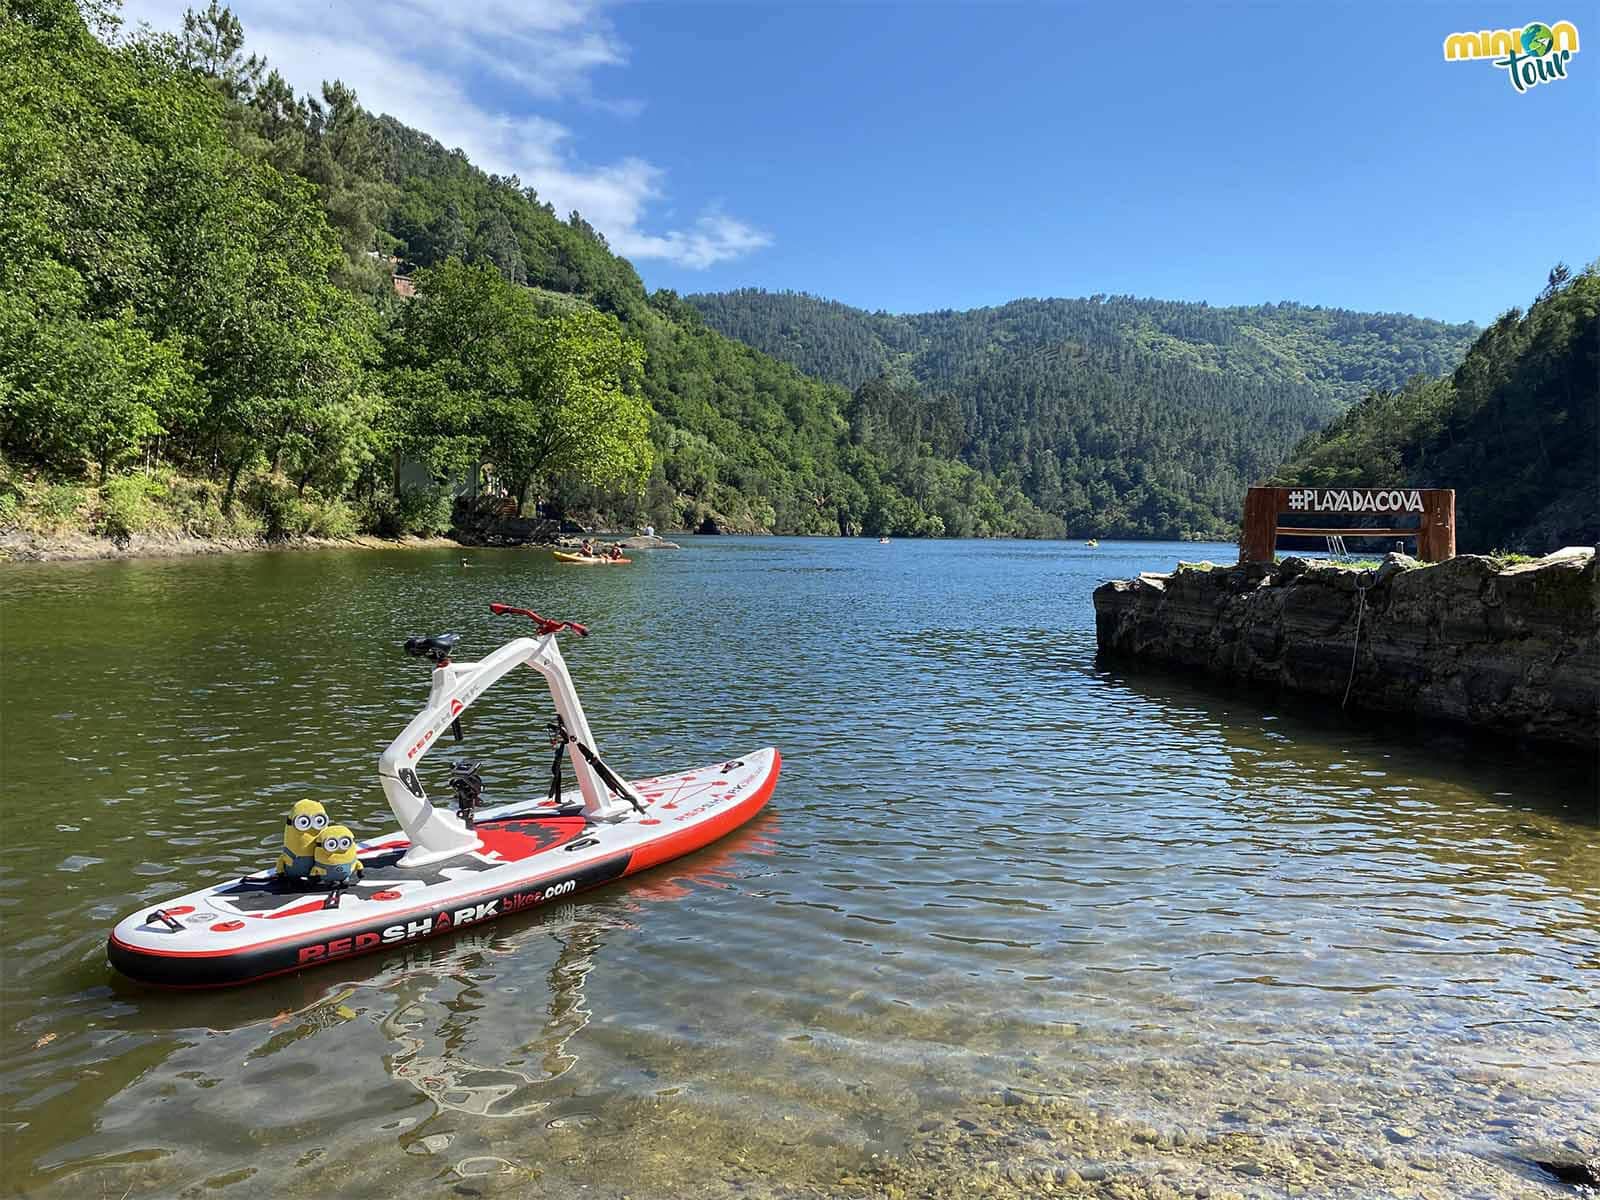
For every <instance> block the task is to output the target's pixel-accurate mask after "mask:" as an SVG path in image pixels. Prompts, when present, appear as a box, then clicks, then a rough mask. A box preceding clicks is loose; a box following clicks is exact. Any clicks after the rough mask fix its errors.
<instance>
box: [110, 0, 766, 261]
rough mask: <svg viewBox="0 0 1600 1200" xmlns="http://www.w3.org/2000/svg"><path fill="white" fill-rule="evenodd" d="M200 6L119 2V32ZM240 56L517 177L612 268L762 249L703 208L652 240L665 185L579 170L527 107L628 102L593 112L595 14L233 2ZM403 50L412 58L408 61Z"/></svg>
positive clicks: (553, 2)
mask: <svg viewBox="0 0 1600 1200" xmlns="http://www.w3.org/2000/svg"><path fill="white" fill-rule="evenodd" d="M200 5H201V0H187V2H186V0H127V2H126V3H125V5H124V15H125V17H126V20H127V24H128V26H130V27H132V26H134V25H136V24H137V23H138V22H140V21H148V22H149V23H150V24H151V25H152V26H154V27H155V28H157V29H166V30H176V29H178V28H180V27H181V25H182V14H183V10H184V9H185V8H188V7H200ZM231 7H232V8H233V10H234V11H235V13H237V14H238V16H239V19H240V21H241V22H243V24H244V30H245V50H246V51H247V52H248V53H255V54H261V55H263V56H264V57H265V58H266V59H267V61H268V63H269V64H270V65H271V66H272V67H274V68H276V69H277V70H278V71H279V72H281V73H282V74H283V76H284V78H286V79H287V80H289V82H290V83H291V84H292V85H293V86H294V87H295V88H296V90H298V91H301V92H307V91H310V92H317V91H318V90H319V89H320V87H321V83H322V81H323V80H324V79H330V80H331V79H341V80H343V81H344V82H345V83H346V84H347V85H349V86H350V87H352V88H354V89H355V91H356V94H357V95H358V96H360V97H361V102H362V104H363V105H365V106H366V107H367V108H369V109H371V110H372V111H373V112H379V113H388V114H390V115H391V116H394V117H396V118H397V119H399V120H400V121H403V122H404V123H405V124H407V125H412V126H415V127H416V128H418V129H421V130H423V131H424V132H426V133H428V134H431V135H432V136H433V137H435V138H437V139H438V140H439V141H440V142H442V143H443V144H444V145H446V146H449V147H452V148H455V147H460V148H461V149H462V150H464V151H465V152H466V154H467V157H468V158H470V159H471V160H472V161H473V162H474V163H475V164H476V165H478V166H479V167H482V168H483V169H484V170H486V171H490V172H493V173H495V174H500V175H516V176H518V177H520V178H521V179H522V181H523V182H524V183H526V184H531V185H532V186H533V187H534V188H536V189H537V190H538V193H539V196H540V198H541V199H543V200H547V201H549V202H550V203H551V204H552V205H553V206H554V207H555V210H556V212H557V213H559V214H561V215H562V216H565V215H566V214H567V213H568V212H570V211H572V210H573V209H577V210H578V211H579V212H581V213H582V214H583V215H584V218H585V219H586V220H588V222H589V223H590V224H591V225H593V226H594V227H595V228H596V229H598V230H600V231H601V232H602V233H604V234H605V235H606V238H607V240H608V241H609V242H610V243H611V246H612V248H613V249H614V250H616V251H617V252H618V253H619V254H623V255H625V256H627V257H629V258H637V259H658V260H662V261H666V262H671V263H675V264H677V265H679V266H686V267H692V268H704V267H709V266H711V265H712V264H713V263H717V262H723V261H725V260H727V259H730V258H737V257H739V256H741V255H744V254H748V253H750V252H752V251H754V250H758V249H760V248H761V247H763V246H766V245H770V244H771V241H772V238H771V236H770V235H769V234H767V233H765V232H763V231H761V230H759V229H756V228H755V227H753V226H751V225H749V224H747V223H745V222H743V221H740V220H738V219H736V218H734V217H730V216H727V215H726V214H724V213H723V212H721V211H720V209H718V208H715V207H712V208H710V209H709V210H708V211H706V213H705V214H704V215H702V216H701V217H700V218H699V219H698V220H697V221H696V222H695V223H694V224H693V225H692V226H691V227H690V228H688V229H676V230H672V229H669V230H666V231H660V232H657V231H651V230H650V229H648V228H647V227H646V221H647V209H648V207H649V205H650V204H651V203H652V202H653V201H658V200H661V199H662V198H663V197H664V196H665V195H666V190H665V172H664V171H663V170H662V169H661V168H660V167H657V166H655V165H653V164H652V163H650V162H649V161H647V160H645V159H643V158H638V157H631V156H630V157H628V158H624V159H622V160H620V161H618V162H614V163H609V164H599V165H595V164H590V163H586V162H584V161H583V160H582V159H580V158H579V157H578V155H577V154H576V153H575V152H574V150H573V149H572V140H573V138H572V133H571V131H570V130H569V129H567V128H566V127H565V126H564V125H561V124H560V123H558V122H556V121H552V120H549V119H547V118H545V117H541V116H537V115H533V114H531V113H529V112H527V111H526V109H527V108H528V106H529V102H531V101H535V100H546V101H549V100H556V99H570V98H576V99H580V100H583V101H585V102H587V103H590V104H592V105H594V106H596V107H599V108H602V109H605V110H607V111H610V112H612V113H617V114H627V113H629V112H630V111H637V107H638V102H637V101H633V100H600V99H596V98H595V97H594V95H593V94H592V90H591V84H590V77H591V75H592V74H593V73H594V72H596V71H597V70H599V69H601V68H604V67H621V66H624V65H626V63H627V48H626V47H625V46H623V44H622V43H621V42H620V40H618V38H617V36H616V33H615V31H614V30H613V29H612V28H611V25H610V23H609V21H607V20H606V18H605V15H604V13H603V12H602V11H601V9H600V6H599V4H598V3H597V2H596V0H477V2H468V3H462V2H460V0H383V2H380V3H378V4H373V5H367V4H353V3H339V2H337V0H335V2H334V3H331V4H330V3H328V2H327V0H278V2H276V3H274V2H272V0H233V3H232V4H231ZM413 47H414V48H415V49H414V50H411V49H410V48H413ZM480 79H492V80H493V81H494V83H495V84H496V85H497V87H496V88H495V89H494V91H495V92H497V93H499V94H501V95H505V96H510V97H513V98H514V100H513V102H514V103H517V104H518V107H519V108H522V109H523V110H524V111H522V112H511V111H507V110H506V108H505V107H504V106H503V105H496V106H495V107H490V104H489V102H488V101H485V100H483V99H480V98H479V96H478V95H477V94H475V93H477V92H480V91H482V90H483V89H478V88H474V87H473V86H472V85H473V84H474V83H475V82H477V81H478V80H480Z"/></svg>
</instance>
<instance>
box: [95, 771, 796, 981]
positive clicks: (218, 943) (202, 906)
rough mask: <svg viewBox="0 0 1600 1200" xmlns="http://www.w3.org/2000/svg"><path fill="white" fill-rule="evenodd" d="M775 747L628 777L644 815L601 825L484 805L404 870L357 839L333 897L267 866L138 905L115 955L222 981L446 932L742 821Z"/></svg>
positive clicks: (754, 808) (396, 842) (172, 975)
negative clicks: (443, 852) (445, 853)
mask: <svg viewBox="0 0 1600 1200" xmlns="http://www.w3.org/2000/svg"><path fill="white" fill-rule="evenodd" d="M780 765H781V760H780V758H779V755H778V752H777V751H776V750H775V749H771V748H769V749H765V750H758V751H756V752H755V753H754V754H749V755H746V756H744V757H743V758H738V759H732V760H730V761H728V762H723V763H718V764H716V765H714V766H709V767H701V768H699V769H698V770H694V771H684V772H681V773H679V774H676V775H662V776H657V777H656V778H653V779H641V780H636V781H634V783H633V785H632V786H633V789H634V790H635V791H636V793H637V794H638V797H639V798H640V800H641V801H642V802H643V804H644V807H645V811H644V812H643V813H630V814H629V815H628V816H626V817H625V818H623V819H621V820H615V821H606V822H597V821H590V820H588V819H586V818H585V817H584V816H582V815H572V816H567V815H559V814H557V813H555V812H554V811H553V807H552V805H551V804H550V803H549V802H548V801H547V800H539V801H530V802H524V803H521V804H509V805H501V806H499V807H494V808H484V809H482V810H480V811H479V813H478V815H477V819H476V824H475V826H474V827H473V830H472V832H473V833H475V834H476V835H477V838H478V842H479V845H478V847H477V848H476V849H473V850H469V851H467V852H464V853H461V854H457V855H455V856H453V857H450V858H448V859H446V860H445V861H443V862H437V863H433V864H430V865H425V866H417V867H406V866H402V865H401V863H400V860H401V858H402V857H404V856H405V854H406V853H407V851H408V850H410V849H411V842H410V841H409V840H408V839H407V838H406V836H405V835H404V834H403V833H399V832H396V833H394V834H390V835H388V836H385V837H378V838H373V839H371V840H369V841H364V842H362V843H361V847H360V858H361V862H362V865H363V867H364V870H363V872H362V874H361V876H360V879H359V882H357V883H355V884H353V885H352V886H350V887H348V888H346V889H344V890H343V891H341V892H339V893H338V898H337V904H336V905H333V900H332V897H333V894H332V893H330V892H328V891H325V890H305V889H303V888H299V889H297V888H295V887H294V886H292V885H285V884H283V883H281V882H279V881H278V880H276V879H275V878H273V877H272V876H271V875H268V874H263V875H259V876H246V877H245V878H243V879H239V880H232V881H230V882H228V883H223V884H218V885H216V886H213V887H207V888H202V889H200V890H199V891H195V892H190V893H188V894H187V895H184V896H179V897H176V898H175V899H173V900H170V901H167V902H164V903H161V904H157V905H152V906H146V907H144V908H142V909H141V910H140V911H139V912H137V913H134V914H132V915H131V916H128V917H126V918H124V919H123V920H122V921H121V922H119V923H118V924H117V926H116V927H115V928H114V929H113V930H112V932H111V937H110V940H109V943H108V945H107V955H108V957H109V958H110V960H111V964H112V965H113V966H114V967H116V968H117V970H119V971H121V972H122V973H123V974H124V975H127V976H130V977H131V978H133V979H137V980H139V981H141V982H144V983H151V984H159V985H164V986H167V987H225V986H229V985H232V984H240V983H247V982H250V981H252V980H256V979H263V978H266V977H268V976H271V975H282V974H285V973H287V972H290V971H299V970H303V969H305V968H308V967H314V966H318V965H321V964H323V963H329V962H337V961H340V960H342V959H346V958H351V957H354V956H355V955H358V954H367V953H371V952H374V951H378V950H383V949H385V948H387V947H392V946H403V945H407V944H409V943H411V942H415V941H418V940H420V939H422V938H427V937H434V936H437V935H439V934H444V933H449V932H451V931H452V930H454V929H456V928H458V927H460V926H463V925H477V924H481V923H482V922H485V921H490V920H493V919H495V918H497V917H503V916H506V915H509V914H511V913H517V912H526V911H528V910H531V909H534V908H537V907H539V906H540V905H541V904H544V903H545V902H547V901H550V900H556V899H562V898H565V897H568V896H571V895H574V894H575V893H577V892H580V891H583V890H584V889H586V888H592V887H596V886H598V885H600V884H603V883H609V882H611V881H612V880H616V879H621V878H623V877H624V876H627V875H632V874H634V873H636V872H638V871H643V870H646V869H648V868H650V867H654V866H657V865H659V864H661V863H665V862H668V861H670V860H671V859H674V858H678V857H679V856H681V855H684V854H688V853H690V852H691V851H693V850H698V849H700V847H702V846H705V845H707V844H709V843H710V842H713V841H715V840H716V839H718V838H720V837H722V836H723V835H724V834H727V833H729V832H731V831H732V830H734V829H737V828H738V827H739V826H741V825H743V824H744V823H745V822H747V821H749V820H750V819H751V818H752V817H754V816H755V815H756V813H758V812H760V811H761V808H762V807H763V806H764V805H765V804H766V802H767V799H768V798H769V797H770V796H771V795H772V790H773V788H774V786H776V784H777V782H778V772H779V769H780Z"/></svg>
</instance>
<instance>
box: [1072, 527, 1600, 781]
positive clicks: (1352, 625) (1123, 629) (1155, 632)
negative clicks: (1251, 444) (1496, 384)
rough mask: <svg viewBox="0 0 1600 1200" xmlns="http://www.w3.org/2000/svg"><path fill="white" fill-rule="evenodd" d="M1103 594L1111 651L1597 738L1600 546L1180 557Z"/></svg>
mask: <svg viewBox="0 0 1600 1200" xmlns="http://www.w3.org/2000/svg"><path fill="white" fill-rule="evenodd" d="M1094 609H1095V629H1096V633H1097V636H1098V639H1099V645H1100V651H1101V653H1102V655H1105V656H1107V657H1108V658H1123V659H1133V660H1138V661H1144V662H1150V663H1157V664H1163V665H1167V666H1176V667H1185V668H1190V669H1198V670H1201V671H1205V672H1207V673H1209V674H1211V675H1215V676H1220V677H1223V678H1226V679H1231V680H1235V681H1238V682H1243V683H1251V684H1265V685H1270V686H1273V687H1279V688H1285V689H1289V690H1291V691H1295V692H1302V693H1307V694H1311V695H1318V696H1324V697H1327V698H1328V699H1329V700H1331V701H1332V702H1333V703H1334V704H1335V705H1338V704H1343V703H1346V695H1347V694H1348V702H1347V705H1348V707H1350V708H1360V709H1366V710H1371V711H1379V712H1401V713H1408V714H1413V715H1415V716H1419V717H1427V718H1437V719H1443V720H1448V721H1455V722H1458V723H1462V724H1465V725H1469V726H1472V727H1474V728H1479V729H1487V730H1493V731H1495V732H1497V733H1501V734H1506V735H1510V736H1513V737H1518V738H1525V739H1530V740H1534V741H1540V742H1550V743H1561V744H1565V745H1569V746H1574V747H1578V748H1582V749H1586V750H1588V751H1589V752H1591V753H1593V752H1595V751H1596V750H1597V749H1600V632H1597V611H1596V609H1597V605H1596V588H1595V552H1594V549H1593V548H1592V547H1572V548H1569V549H1567V550H1563V551H1560V552H1559V553H1557V554H1552V555H1550V556H1548V557H1546V558H1541V559H1537V560H1535V561H1533V562H1526V563H1521V564H1518V565H1515V566H1511V565H1505V564H1502V563H1501V562H1499V561H1497V560H1495V559H1492V558H1484V557H1481V556H1478V555H1471V554H1468V555H1462V556H1461V557H1459V558H1453V559H1450V560H1449V561H1447V562H1442V563H1437V564H1422V563H1418V562H1416V561H1415V560H1414V559H1410V558H1407V557H1406V556H1405V555H1403V554H1391V555H1389V556H1388V557H1387V558H1386V559H1384V561H1383V563H1382V565H1381V566H1380V567H1378V568H1377V569H1376V570H1370V571H1357V570H1352V569H1350V568H1348V567H1344V566H1339V565H1336V564H1328V563H1316V562H1307V561H1306V560H1304V559H1299V558H1286V559H1284V560H1283V561H1282V562H1279V563H1275V564H1271V565H1266V564H1251V565H1243V566H1234V567H1221V566H1213V565H1212V564H1210V563H1180V564H1179V565H1178V569H1177V570H1176V571H1173V572H1171V573H1170V574H1165V575H1160V574H1144V575H1141V576H1140V577H1139V578H1138V579H1118V580H1113V581H1111V582H1110V583H1105V584H1102V585H1101V586H1100V587H1098V588H1096V589H1095V593H1094ZM1352 661H1353V664H1354V665H1353V670H1352Z"/></svg>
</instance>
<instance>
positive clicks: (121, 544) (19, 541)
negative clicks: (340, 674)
mask: <svg viewBox="0 0 1600 1200" xmlns="http://www.w3.org/2000/svg"><path fill="white" fill-rule="evenodd" d="M668 532H670V533H672V534H674V535H675V536H679V537H684V536H692V533H693V531H691V530H669V531H668ZM578 536H579V535H576V534H563V535H561V536H560V537H558V538H556V539H555V540H553V541H528V542H522V543H515V545H520V546H522V547H526V548H530V549H548V548H549V547H552V546H557V547H560V546H565V545H567V544H568V543H569V542H570V543H571V544H572V545H576V544H577V540H578ZM592 536H594V537H598V538H603V539H608V540H614V539H621V540H622V541H623V542H624V543H626V542H627V541H629V540H632V539H633V538H634V537H637V536H638V535H628V534H622V533H620V532H610V533H605V532H601V533H595V534H593V535H592ZM720 536H723V537H728V538H733V539H737V538H767V537H802V538H807V539H816V540H819V541H852V540H867V541H871V540H873V535H871V534H865V533H863V534H852V535H851V536H850V537H843V536H841V535H839V534H830V533H813V534H804V533H801V534H782V533H764V532H756V533H744V532H732V531H728V532H724V533H723V534H721V535H720ZM657 540H658V541H665V540H667V539H665V538H662V537H661V536H660V535H659V534H658V535H657ZM894 540H895V541H910V542H924V541H926V542H949V541H981V542H1026V543H1048V542H1062V543H1076V542H1078V541H1079V540H1080V539H1078V538H1073V537H1067V538H1014V537H986V538H945V537H937V538H925V537H904V538H896V539H894ZM1178 540H1179V539H1174V538H1110V539H1102V542H1106V541H1110V542H1125V543H1135V544H1138V543H1149V544H1152V545H1167V544H1174V543H1176V542H1177V541H1178ZM1197 544H1201V545H1228V544H1230V543H1226V542H1207V543H1197ZM509 548H512V546H511V545H485V544H482V543H478V542H466V541H462V540H460V538H458V537H455V536H450V535H443V536H435V537H417V536H411V535H407V536H404V537H398V538H385V537H379V536H377V535H376V534H357V535H356V536H354V537H350V538H323V537H296V538H287V539H284V540H281V541H266V540H263V539H261V538H203V537H195V536H193V535H190V534H181V533H136V534H134V535H133V536H131V537H129V538H128V539H126V540H125V541H117V540H116V539H114V538H108V537H101V536H99V535H97V534H91V533H55V534H37V533H26V532H23V531H21V530H17V529H9V530H0V566H3V565H6V564H10V563H46V562H96V561H100V562H117V561H122V560H126V559H136V558H194V557H200V556H204V555H213V554H252V553H258V552H260V551H264V550H339V549H344V550H426V549H462V550H468V549H509Z"/></svg>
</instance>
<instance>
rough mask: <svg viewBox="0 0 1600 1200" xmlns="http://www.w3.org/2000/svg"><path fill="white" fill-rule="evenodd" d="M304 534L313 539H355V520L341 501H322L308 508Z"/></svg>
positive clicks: (347, 506) (348, 508)
mask: <svg viewBox="0 0 1600 1200" xmlns="http://www.w3.org/2000/svg"><path fill="white" fill-rule="evenodd" d="M308 507H309V512H308V513H307V522H306V532H307V533H309V534H311V535H312V536H313V537H322V538H352V537H355V535H356V533H357V530H356V518H355V514H354V513H352V512H351V511H350V507H349V505H347V504H345V502H344V501H343V500H324V501H322V502H320V503H316V504H311V505H309V506H308Z"/></svg>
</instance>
